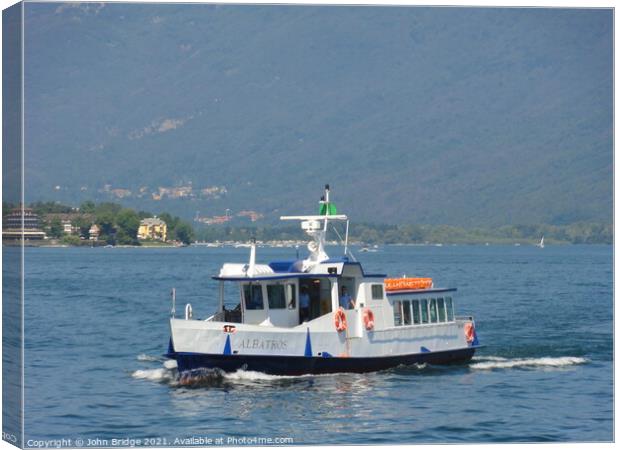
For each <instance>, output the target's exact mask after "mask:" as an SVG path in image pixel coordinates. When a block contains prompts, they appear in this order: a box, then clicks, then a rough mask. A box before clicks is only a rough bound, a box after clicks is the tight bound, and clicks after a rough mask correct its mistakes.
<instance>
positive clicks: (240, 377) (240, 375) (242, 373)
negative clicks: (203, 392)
mask: <svg viewBox="0 0 620 450" xmlns="http://www.w3.org/2000/svg"><path fill="white" fill-rule="evenodd" d="M306 376H312V375H269V374H266V373H263V372H255V371H252V370H241V369H239V370H237V371H236V372H229V373H224V377H225V378H226V379H227V380H233V381H272V380H285V379H289V378H301V377H306Z"/></svg>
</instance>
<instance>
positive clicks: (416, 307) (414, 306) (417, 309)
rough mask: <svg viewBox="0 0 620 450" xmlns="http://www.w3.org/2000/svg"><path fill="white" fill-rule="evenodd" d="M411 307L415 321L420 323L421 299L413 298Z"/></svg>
mask: <svg viewBox="0 0 620 450" xmlns="http://www.w3.org/2000/svg"><path fill="white" fill-rule="evenodd" d="M411 308H412V309H413V323H414V324H416V325H417V324H419V323H420V300H412V301H411Z"/></svg>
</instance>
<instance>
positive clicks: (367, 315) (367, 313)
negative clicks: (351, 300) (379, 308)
mask: <svg viewBox="0 0 620 450" xmlns="http://www.w3.org/2000/svg"><path fill="white" fill-rule="evenodd" d="M362 317H363V319H364V326H365V327H366V329H367V330H368V331H370V330H372V329H373V328H374V327H375V314H374V313H373V312H372V310H371V309H370V308H364V315H363V316H362Z"/></svg>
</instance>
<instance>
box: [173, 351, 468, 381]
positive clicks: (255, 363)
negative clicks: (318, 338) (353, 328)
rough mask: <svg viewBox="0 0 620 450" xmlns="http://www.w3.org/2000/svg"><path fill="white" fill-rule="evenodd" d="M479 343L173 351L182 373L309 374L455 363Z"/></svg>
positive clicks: (466, 358) (465, 358)
mask: <svg viewBox="0 0 620 450" xmlns="http://www.w3.org/2000/svg"><path fill="white" fill-rule="evenodd" d="M475 351H476V347H468V348H463V349H458V350H449V351H443V352H430V353H418V354H413V355H400V356H382V357H375V358H323V357H307V356H269V355H205V354H201V353H169V354H168V355H166V356H168V357H170V358H172V359H176V361H177V366H178V370H179V373H181V374H182V373H184V372H189V371H192V370H197V369H214V368H218V369H221V370H223V371H225V372H234V371H236V370H238V369H243V370H252V371H256V372H263V373H267V374H271V375H305V374H323V373H338V372H358V373H361V372H374V371H377V370H384V369H389V368H391V367H396V366H398V365H401V364H404V365H411V364H421V363H429V364H451V363H458V362H466V361H469V360H470V359H471V358H472V357H473V356H474V353H475Z"/></svg>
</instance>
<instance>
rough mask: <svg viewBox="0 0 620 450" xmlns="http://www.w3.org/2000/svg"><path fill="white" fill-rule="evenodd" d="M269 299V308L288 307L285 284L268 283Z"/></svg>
mask: <svg viewBox="0 0 620 450" xmlns="http://www.w3.org/2000/svg"><path fill="white" fill-rule="evenodd" d="M267 300H268V301H269V309H284V308H286V298H285V296H284V285H283V284H268V285H267Z"/></svg>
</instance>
